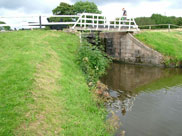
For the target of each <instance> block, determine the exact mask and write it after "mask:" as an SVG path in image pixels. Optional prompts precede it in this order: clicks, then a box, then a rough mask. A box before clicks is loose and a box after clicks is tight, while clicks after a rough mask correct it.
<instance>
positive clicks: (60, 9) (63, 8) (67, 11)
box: [52, 2, 74, 15]
mask: <svg viewBox="0 0 182 136" xmlns="http://www.w3.org/2000/svg"><path fill="white" fill-rule="evenodd" d="M52 12H53V14H54V15H73V14H74V10H73V5H69V4H67V3H64V2H61V3H60V4H59V6H57V7H56V8H55V9H53V10H52Z"/></svg>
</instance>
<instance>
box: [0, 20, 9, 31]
mask: <svg viewBox="0 0 182 136" xmlns="http://www.w3.org/2000/svg"><path fill="white" fill-rule="evenodd" d="M0 24H6V23H5V22H2V21H0ZM10 29H11V28H10V26H3V27H0V30H10Z"/></svg>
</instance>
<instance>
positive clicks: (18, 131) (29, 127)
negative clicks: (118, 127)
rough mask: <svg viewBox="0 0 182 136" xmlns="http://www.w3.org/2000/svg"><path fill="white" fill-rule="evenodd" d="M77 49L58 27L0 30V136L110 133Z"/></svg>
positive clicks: (70, 36)
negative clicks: (80, 63) (82, 69)
mask: <svg viewBox="0 0 182 136" xmlns="http://www.w3.org/2000/svg"><path fill="white" fill-rule="evenodd" d="M78 48H79V38H78V37H77V36H76V35H73V34H67V33H63V32H53V31H19V32H11V33H0V135H3V136H13V135H26V136H29V135H30V136H34V135H65V136H79V135H80V136H81V135H84V136H86V135H88V136H92V135H93V136H103V135H104V136H105V135H109V133H108V132H107V130H106V124H105V122H104V121H105V115H106V111H105V108H104V107H103V105H102V104H101V106H100V108H98V106H97V102H96V101H95V100H94V96H93V94H92V92H90V91H89V88H88V85H87V82H86V80H85V78H84V75H83V73H82V71H81V69H80V67H79V66H78V64H77V63H76V55H77V54H76V53H77V50H78Z"/></svg>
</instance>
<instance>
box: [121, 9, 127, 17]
mask: <svg viewBox="0 0 182 136" xmlns="http://www.w3.org/2000/svg"><path fill="white" fill-rule="evenodd" d="M122 11H123V17H122V19H123V20H126V18H127V11H126V9H125V8H122Z"/></svg>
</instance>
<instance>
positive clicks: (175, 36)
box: [135, 32, 182, 65]
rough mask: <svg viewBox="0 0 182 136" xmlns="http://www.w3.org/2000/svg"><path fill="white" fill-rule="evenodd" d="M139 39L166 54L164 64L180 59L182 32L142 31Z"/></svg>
mask: <svg viewBox="0 0 182 136" xmlns="http://www.w3.org/2000/svg"><path fill="white" fill-rule="evenodd" d="M135 37H136V38H138V39H139V40H140V41H142V42H143V43H145V44H146V45H148V46H149V47H151V48H153V49H155V50H156V51H158V52H160V53H162V54H163V55H165V56H166V60H165V62H166V64H169V63H176V65H179V63H178V62H180V61H182V53H181V52H182V32H142V33H139V34H136V35H135Z"/></svg>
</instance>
